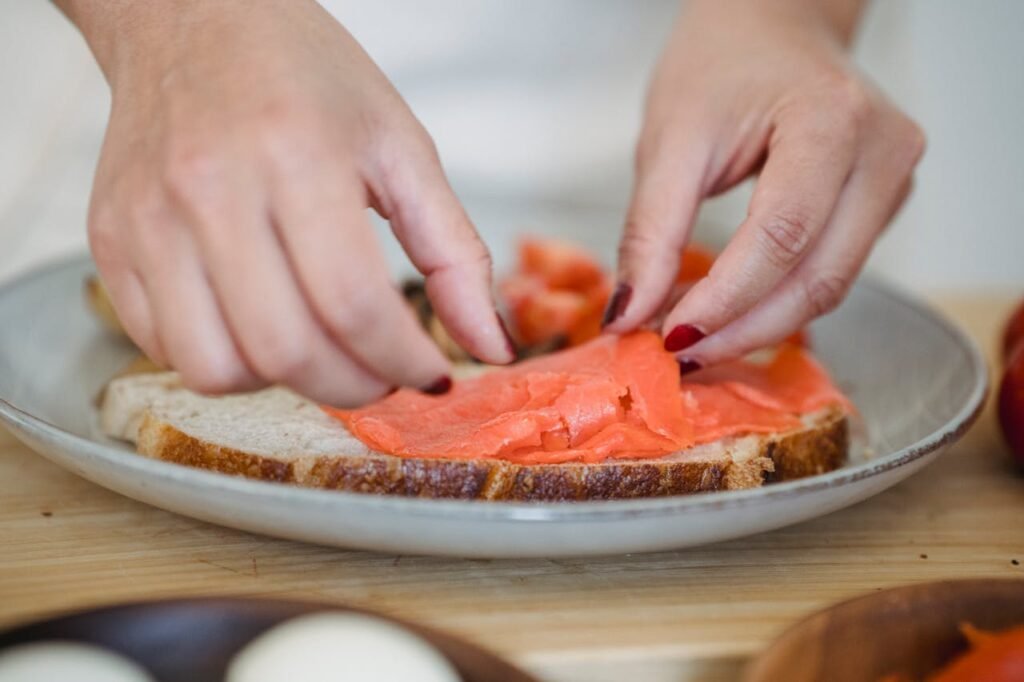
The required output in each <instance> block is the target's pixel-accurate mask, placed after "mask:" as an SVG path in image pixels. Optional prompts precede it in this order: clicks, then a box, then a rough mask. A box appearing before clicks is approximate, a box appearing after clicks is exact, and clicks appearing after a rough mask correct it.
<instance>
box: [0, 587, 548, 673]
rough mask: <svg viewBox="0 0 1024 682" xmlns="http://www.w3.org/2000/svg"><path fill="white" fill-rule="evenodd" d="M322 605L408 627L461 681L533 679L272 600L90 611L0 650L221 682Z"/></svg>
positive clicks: (456, 649) (469, 651)
mask: <svg viewBox="0 0 1024 682" xmlns="http://www.w3.org/2000/svg"><path fill="white" fill-rule="evenodd" d="M324 611H330V612H335V613H336V612H343V613H358V614H364V615H366V614H369V615H373V616H376V617H377V618H383V619H385V620H388V621H391V622H393V623H396V624H398V625H401V626H402V627H405V628H407V629H409V630H411V631H412V632H414V633H415V634H417V635H419V636H420V637H422V638H423V639H425V640H427V641H428V642H429V643H430V644H432V645H433V646H434V648H436V649H437V650H438V651H440V652H441V654H443V655H444V656H445V658H447V659H448V661H449V662H450V663H451V664H452V666H453V667H454V668H455V669H456V671H458V674H459V677H460V678H461V679H462V680H463V681H464V682H536V681H535V680H534V678H533V677H531V676H530V675H527V674H526V673H524V672H522V671H520V670H518V669H516V668H514V667H513V666H512V665H510V664H508V663H505V662H504V661H502V660H501V659H500V658H498V657H497V656H495V655H494V654H491V653H489V652H487V651H484V650H483V649H480V648H479V647H477V646H475V645H473V644H470V643H469V642H466V641H464V640H461V639H458V638H456V637H453V636H451V635H447V634H444V633H442V632H438V631H437V630H433V629H431V628H426V627H423V626H420V625H416V624H414V623H409V622H406V621H401V620H397V619H395V618H391V617H389V616H385V615H383V614H380V613H373V612H371V611H365V610H363V609H353V608H349V607H345V606H337V605H332V604H326V603H314V602H303V601H281V600H276V599H234V598H219V599H165V600H160V601H153V602H140V603H136V604H121V605H117V606H108V607H104V608H99V609H92V610H89V611H83V612H81V613H75V614H71V615H67V616H60V617H58V618H51V619H48V620H44V621H39V622H37V623H31V624H28V625H24V626H21V627H18V628H15V629H13V630H9V631H7V632H4V633H0V654H2V653H3V652H4V650H5V649H6V648H7V647H14V646H19V645H22V644H34V643H41V642H47V641H62V642H69V641H70V642H76V643H81V644H89V645H94V646H99V647H102V648H104V649H109V650H111V651H113V652H115V653H118V654H120V655H122V656H126V657H127V658H129V659H131V660H132V661H134V662H135V663H137V664H138V665H140V666H142V667H143V668H145V669H146V671H147V672H149V673H150V674H151V675H153V676H154V677H155V678H156V679H157V680H159V681H160V682H223V680H224V673H225V672H226V671H227V668H228V665H229V664H230V662H231V660H232V659H233V658H234V657H235V655H236V654H238V653H239V652H240V651H241V650H242V649H243V648H244V647H245V646H246V645H247V644H249V643H250V642H251V641H252V640H253V639H254V638H256V637H257V636H258V635H260V634H262V633H263V632H265V631H267V630H269V629H270V628H272V627H274V626H275V625H278V624H280V623H283V622H284V621H286V620H290V619H292V618H296V617H298V616H304V615H308V614H312V613H320V612H324ZM197 633H201V636H197Z"/></svg>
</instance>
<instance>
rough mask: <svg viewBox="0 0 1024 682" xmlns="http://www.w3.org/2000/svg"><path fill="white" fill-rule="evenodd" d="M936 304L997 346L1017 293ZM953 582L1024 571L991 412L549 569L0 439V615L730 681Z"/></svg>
mask: <svg viewBox="0 0 1024 682" xmlns="http://www.w3.org/2000/svg"><path fill="white" fill-rule="evenodd" d="M938 302H939V304H940V306H941V307H943V308H945V309H946V310H947V311H948V312H949V313H950V314H951V315H953V316H954V317H956V318H958V319H959V320H960V321H961V322H962V323H963V324H964V325H965V326H966V327H967V328H968V329H969V330H970V331H971V332H972V334H974V336H975V337H976V338H977V339H979V341H980V342H981V343H982V344H983V345H984V347H985V349H986V351H988V352H989V355H990V356H992V355H993V354H992V352H991V351H992V349H993V347H994V337H995V333H996V330H997V328H998V325H999V324H1000V321H1001V320H1002V319H1003V317H1004V316H1005V314H1006V312H1007V311H1008V310H1009V307H1010V305H1011V298H1010V297H1008V296H1003V295H984V296H982V295H978V296H970V297H963V296H961V297H958V298H950V297H946V298H942V299H940V300H939V301H938ZM865 361H870V358H866V359H865ZM959 577H1024V477H1021V476H1020V475H1017V474H1015V473H1014V470H1013V468H1012V466H1011V464H1010V460H1009V458H1008V456H1007V454H1006V452H1005V450H1004V446H1003V444H1002V442H1001V440H1000V439H999V435H998V431H997V429H996V427H995V420H994V414H993V411H992V409H991V403H990V405H989V407H988V408H987V409H986V411H985V414H984V415H983V416H982V418H981V419H980V421H979V422H978V423H977V424H976V426H975V427H974V428H973V429H972V430H971V431H970V432H969V433H968V435H967V436H966V437H965V438H964V440H963V441H961V442H960V443H958V444H957V445H956V446H955V447H954V448H953V449H951V450H950V451H949V452H948V453H947V454H946V455H945V456H943V457H942V458H941V459H940V460H939V461H938V462H937V463H936V464H934V465H933V466H931V467H929V468H927V469H926V470H925V471H923V472H922V473H920V474H918V475H917V476H914V477H913V478H911V479H910V480H908V481H906V482H904V483H903V484H901V485H899V486H896V487H895V488H893V489H891V490H889V491H887V492H886V493H883V494H882V495H879V496H878V497H875V498H873V499H871V500H868V501H866V502H864V503H862V504H859V505H857V506H855V507H853V508H851V509H847V510H844V511H840V512H837V513H835V514H832V515H830V516H827V517H825V518H822V519H818V520H815V521H811V522H808V523H804V524H801V525H798V526H794V527H791V528H787V529H784V530H780V531H776V532H773V533H767V534H763V535H760V536H756V537H753V538H746V539H741V540H736V541H732V542H728V543H724V544H719V545H715V546H711V547H706V548H700V549H694V550H684V551H678V552H669V553H662V554H652V555H638V556H618V557H608V558H601V559H580V560H557V561H547V560H502V561H483V560H463V561H459V560H451V559H433V558H423V557H404V556H390V555H387V556H386V555H382V554H371V553H366V552H347V551H340V550H335V549H326V548H321V547H314V546H310V545H304V544H300V543H296V542H288V541H281V540H273V539H270V538H264V537H259V536H255V535H251V534H248V533H244V532H241V531H235V530H229V529H226V528H219V527H216V526H212V525H209V524H206V523H202V522H200V521H194V520H191V519H187V518H183V517H180V516H177V515H175V514H171V513H169V512H164V511H161V510H158V509H154V508H151V507H147V506H146V505H143V504H141V503H138V502H134V501H132V500H129V499H126V498H123V497H120V496H119V495H116V494H114V493H111V492H108V491H106V490H104V489H102V488H99V487H97V486H95V485H93V484H91V483H88V482H86V481H84V480H82V479H79V478H77V477H75V476H74V475H72V474H70V473H67V472H65V471H63V470H61V469H59V468H58V467H56V466H54V465H52V464H50V463H49V462H47V461H45V460H44V459H42V458H41V457H38V456H36V455H34V454H33V453H32V452H30V451H29V450H28V449H27V448H25V447H23V446H22V445H20V444H19V443H17V442H16V441H15V440H14V438H13V437H11V436H10V435H9V434H7V433H6V432H3V431H0V626H6V625H13V624H15V623H19V622H22V621H24V620H26V619H32V618H36V617H40V616H43V615H47V614H52V613H57V612H63V611H66V610H69V609H77V608H82V607H88V606H93V605H99V604H108V603H111V602H116V601H121V600H131V599H145V598H151V597H169V596H184V595H214V594H216V595H225V594H227V595H261V596H278V597H300V598H306V599H309V598H312V599H323V600H328V601H333V602H338V603H345V604H352V605H358V606H364V607H370V608H375V609H380V610H383V611H386V612H388V613H391V614H394V615H397V616H400V617H404V618H409V619H414V620H418V621H421V622H423V623H425V624H427V625H432V626H436V627H439V628H443V629H446V630H449V631H451V632H452V633H454V634H457V635H461V636H463V637H466V638H468V639H470V640H472V641H475V642H477V643H480V644H482V645H484V646H485V647H488V648H490V649H492V650H494V651H496V652H498V653H499V654H502V655H504V656H506V657H507V658H509V659H510V660H511V661H513V662H515V663H518V664H520V665H521V666H523V667H524V668H526V669H528V670H530V671H532V672H534V673H536V674H538V675H539V676H541V677H542V678H543V679H546V680H563V681H569V680H572V681H575V680H581V681H582V680H592V681H599V680H619V679H636V680H656V681H657V680H691V679H692V680H729V679H734V678H735V676H736V675H737V674H738V672H739V670H740V669H741V667H742V665H743V663H744V661H745V660H746V659H747V658H748V657H749V656H751V655H752V654H754V653H756V652H758V651H759V650H761V649H762V648H763V647H764V646H765V645H766V644H767V643H768V642H769V641H770V640H771V639H772V638H773V637H774V636H775V635H777V634H778V633H779V631H780V630H781V629H782V628H784V627H785V626H787V625H789V624H791V623H792V622H794V621H795V620H796V619H798V618H800V617H802V616H804V615H806V614H807V613H809V612H811V611H813V610H815V609H817V608H820V607H822V606H825V605H827V604H830V603H832V602H835V601H836V600H839V599H843V598H846V597H850V596H853V595H857V594H862V593H865V592H870V591H872V590H878V589H881V588H884V587H890V586H894V585H900V584H906V583H916V582H922V581H928V580H935V579H941V578H959Z"/></svg>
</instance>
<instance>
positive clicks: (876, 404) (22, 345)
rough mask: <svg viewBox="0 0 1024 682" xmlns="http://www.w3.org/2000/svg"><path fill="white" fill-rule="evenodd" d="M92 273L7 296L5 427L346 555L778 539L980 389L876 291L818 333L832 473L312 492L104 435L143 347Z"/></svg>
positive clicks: (940, 327) (532, 551)
mask: <svg viewBox="0 0 1024 682" xmlns="http://www.w3.org/2000/svg"><path fill="white" fill-rule="evenodd" d="M92 267H93V266H92V265H91V263H90V261H89V260H88V259H86V258H81V259H78V260H73V261H69V262H63V263H59V264H56V265H52V266H50V267H48V268H44V269H41V270H38V271H36V272H34V273H32V274H29V275H27V276H25V277H22V278H21V279H19V280H17V281H14V282H12V283H10V284H8V285H7V286H5V287H4V288H2V289H0V418H2V419H3V420H4V421H5V422H6V423H7V424H8V425H9V426H10V428H11V430H12V431H13V432H14V433H15V435H17V436H18V437H19V438H21V439H22V440H23V441H25V442H26V443H27V444H28V445H29V446H30V447H32V448H33V449H35V450H36V451H38V452H39V453H40V454H42V455H43V456H44V457H47V458H48V459H50V460H51V461H53V462H55V463H57V464H59V465H60V466H62V467H64V468H66V469H68V470H70V471H73V472H74V473H76V474H78V475H80V476H83V477H85V478H87V479H89V480H90V481H93V482H95V483H97V484H99V485H102V486H104V487H106V488H110V489H111V490H115V491H117V492H119V493H121V494H123V495H127V496H129V497H132V498H134V499H137V500H141V501H143V502H147V503H149V504H152V505H156V506H158V507H162V508H164V509H168V510H171V511H174V512H178V513H180V514H185V515H187V516H192V517H195V518H198V519H203V520H206V521H210V522H213V523H218V524H222V525H225V526H231V527H234V528H241V529H244V530H249V531H253V532H257V533H264V534H267V535H274V536H278V537H283V538H291V539H295V540H305V541H309V542H316V543H321V544H327V545H335V546H339V547H352V548H363V549H373V550H380V551H386V552H395V553H402V554H416V553H420V554H444V555H456V556H473V557H527V556H582V555H595V554H613V553H624V552H649V551H656V550H666V549H672V548H678V547H687V546H693V545H700V544H705V543H709V542H717V541H720V540H727V539H730V538H737V537H741V536H744V535H751V534H753V533H760V532H763V531H766V530H772V529H775V528H781V527H783V526H787V525H790V524H793V523H798V522H800V521H804V520H807V519H811V518H815V517H818V516H821V515H823V514H828V513H829V512H833V511H835V510H837V509H841V508H843V507H847V506H849V505H851V504H854V503H856V502H860V501H861V500H864V499H867V498H869V497H871V496H872V495H875V494H877V493H879V492H881V491H882V490H885V489H886V488H888V487H890V486H892V485H894V484H896V483H898V482H899V481H901V480H903V479H905V478H906V477H907V476H910V475H912V474H913V473H915V472H917V471H919V470H920V469H921V468H922V467H924V466H925V465H927V464H928V463H929V462H931V461H932V460H933V459H934V458H935V457H936V456H937V455H938V454H939V453H940V452H941V451H942V449H943V448H945V447H946V446H948V445H949V444H950V443H952V442H953V441H955V440H956V439H957V438H958V437H959V436H960V435H961V434H962V433H963V432H964V431H965V430H966V429H967V427H968V426H969V425H970V423H971V422H972V420H973V419H974V417H975V416H977V414H978V412H979V410H980V409H981V405H982V402H983V401H984V397H985V391H986V381H987V374H986V369H985V364H984V362H983V360H982V358H981V355H980V354H979V352H978V350H977V348H976V347H975V346H974V345H973V344H972V343H971V341H970V340H968V339H967V337H966V336H965V335H964V334H963V333H961V332H960V331H959V330H958V329H957V328H956V327H955V326H953V325H952V324H950V323H949V322H947V321H946V320H944V319H943V318H942V317H940V316H939V315H938V314H936V313H934V312H932V311H931V310H929V309H928V308H926V307H925V306H923V305H922V304H920V303H917V302H914V301H912V300H910V299H907V298H905V297H903V296H902V295H897V294H895V293H894V292H892V291H890V290H889V289H887V288H885V287H883V286H880V285H878V284H873V283H870V282H867V283H861V284H859V285H857V286H856V287H855V288H854V289H853V291H852V293H851V294H850V297H849V299H848V300H847V301H846V303H844V304H843V306H842V307H841V308H840V309H839V310H837V311H836V312H835V313H833V314H832V315H830V316H829V317H828V318H826V319H823V320H821V321H819V322H818V323H817V324H816V325H815V326H814V328H813V329H812V334H813V338H814V346H815V350H816V353H817V355H818V357H819V358H820V359H821V360H822V361H823V362H824V363H825V365H826V366H827V367H828V368H829V370H830V371H831V372H832V373H833V375H834V377H835V378H836V379H837V381H838V383H839V384H840V385H841V386H842V388H843V389H844V390H845V391H846V392H847V394H848V395H849V396H850V397H851V398H852V399H853V401H854V403H855V404H856V406H857V408H858V410H859V411H860V414H861V416H862V421H863V425H864V433H863V434H862V438H861V441H862V442H861V443H859V444H857V445H855V447H854V449H853V452H852V453H851V458H850V462H849V463H848V464H847V465H846V466H844V467H843V468H841V469H839V470H837V471H834V472H831V473H828V474H825V475H821V476H815V477H812V478H807V479H803V480H798V481H791V482H786V483H778V484H773V485H770V486H767V487H765V488H761V489H757V490H741V491H731V492H715V493H707V494H700V495H689V496H680V497H669V498H655V499H643V500H622V501H604V502H573V503H543V504H533V503H500V502H472V501H453V500H427V499H415V498H400V497H387V496H376V495H363V494H358V493H342V492H334V491H323V490H306V489H300V488H296V487H292V486H287V485H281V484H274V483H264V482H259V481H250V480H246V479H243V478H235V477H231V476H226V475H222V474H217V473H212V472H207V471H201V470H197V469H191V468H189V467H185V466H180V465H176V464H170V463H166V462H160V461H155V460H150V459H146V458H143V457H139V456H137V455H135V454H134V453H133V452H132V451H131V450H130V449H129V448H128V447H126V446H124V445H121V444H118V443H115V442H113V441H109V440H105V439H103V438H101V437H98V436H96V434H95V430H94V429H93V427H92V421H93V418H94V408H93V397H94V396H95V394H96V392H97V391H98V390H99V388H100V387H101V386H102V385H103V384H104V383H105V382H106V381H107V380H108V379H109V378H110V376H111V375H112V374H113V373H114V372H115V371H116V370H117V369H119V368H120V367H121V366H123V365H124V364H125V363H126V362H127V361H128V360H129V359H130V358H131V357H132V356H133V354H134V351H133V349H132V348H131V346H130V345H128V344H127V343H124V342H118V341H116V340H114V339H112V338H111V337H110V336H109V335H107V334H106V333H104V331H103V330H102V329H101V328H100V326H99V323H97V322H96V321H95V320H93V318H92V316H91V315H90V314H89V313H88V311H87V310H86V308H85V306H84V305H83V303H82V294H81V291H82V281H83V279H84V278H85V276H86V275H87V274H89V273H90V272H92ZM865 446H866V447H865ZM865 452H867V453H870V456H867V455H866V454H865Z"/></svg>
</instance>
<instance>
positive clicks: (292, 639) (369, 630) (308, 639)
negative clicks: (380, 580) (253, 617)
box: [227, 612, 461, 682]
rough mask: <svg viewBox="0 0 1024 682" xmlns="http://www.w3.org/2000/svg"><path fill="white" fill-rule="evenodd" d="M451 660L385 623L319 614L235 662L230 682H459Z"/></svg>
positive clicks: (265, 639)
mask: <svg viewBox="0 0 1024 682" xmlns="http://www.w3.org/2000/svg"><path fill="white" fill-rule="evenodd" d="M460 679H461V678H460V677H459V674H458V673H457V672H456V671H455V669H454V668H453V667H452V665H451V664H450V663H449V662H448V659H446V658H445V657H444V655H442V654H441V652H439V651H438V650H437V649H435V648H434V647H433V646H431V645H430V644H429V643H427V642H426V641H424V640H423V639H422V638H421V637H419V636H417V635H415V634H413V633H412V632H410V631H409V630H407V629H405V628H403V627H401V626H399V625H395V624H394V623H390V622H388V621H386V620H382V619H380V618H374V617H372V616H364V615H361V614H350V613H329V612H326V613H318V614H313V615H309V616H302V617H299V618H295V619H293V620H290V621H287V622H286V623H283V624H282V625H278V626H277V627H275V628H273V629H271V630H269V631H267V632H265V633H264V634H262V635H260V636H259V637H257V638H256V639H255V640H253V641H252V643H250V644H249V645H248V646H247V647H246V648H245V649H243V650H242V651H241V653H239V654H238V655H237V656H236V657H235V658H234V660H233V661H232V662H231V666H230V667H229V668H228V676H227V682H281V681H282V680H302V682H335V681H337V682H341V681H342V680H344V682H408V681H410V680H416V682H459V680H460Z"/></svg>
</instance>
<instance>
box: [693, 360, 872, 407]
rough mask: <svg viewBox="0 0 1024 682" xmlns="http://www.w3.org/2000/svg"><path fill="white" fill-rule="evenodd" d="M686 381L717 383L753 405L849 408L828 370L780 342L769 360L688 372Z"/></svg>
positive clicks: (731, 363) (741, 362) (739, 362)
mask: <svg viewBox="0 0 1024 682" xmlns="http://www.w3.org/2000/svg"><path fill="white" fill-rule="evenodd" d="M687 381H688V382H691V383H699V384H704V385H716V386H720V387H722V388H725V389H726V390H729V391H731V392H732V393H733V394H735V395H736V396H738V397H740V398H742V399H743V400H745V401H747V402H748V403H751V404H753V405H759V406H761V407H765V408H767V409H771V410H776V411H779V412H788V413H794V414H806V413H808V412H814V411H815V410H819V409H821V408H823V407H827V406H829V405H842V406H843V407H846V408H848V409H852V405H851V404H850V402H849V400H847V398H846V396H844V395H843V394H842V393H841V392H840V391H839V389H838V388H836V387H835V386H834V385H833V384H832V381H831V379H829V376H828V372H826V371H825V369H824V368H823V367H822V366H821V365H819V364H818V363H817V361H815V360H814V358H812V357H811V356H810V354H808V353H807V352H806V351H804V350H803V349H802V348H801V347H799V346H796V345H793V344H788V343H787V344H782V345H781V346H780V347H779V349H778V351H777V352H776V354H775V357H774V358H773V359H772V360H771V361H770V362H768V363H754V362H749V361H744V360H741V361H737V362H730V363H725V364H722V365H717V366H715V367H711V368H709V369H706V370H701V371H699V372H696V373H694V374H692V375H689V376H687Z"/></svg>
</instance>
